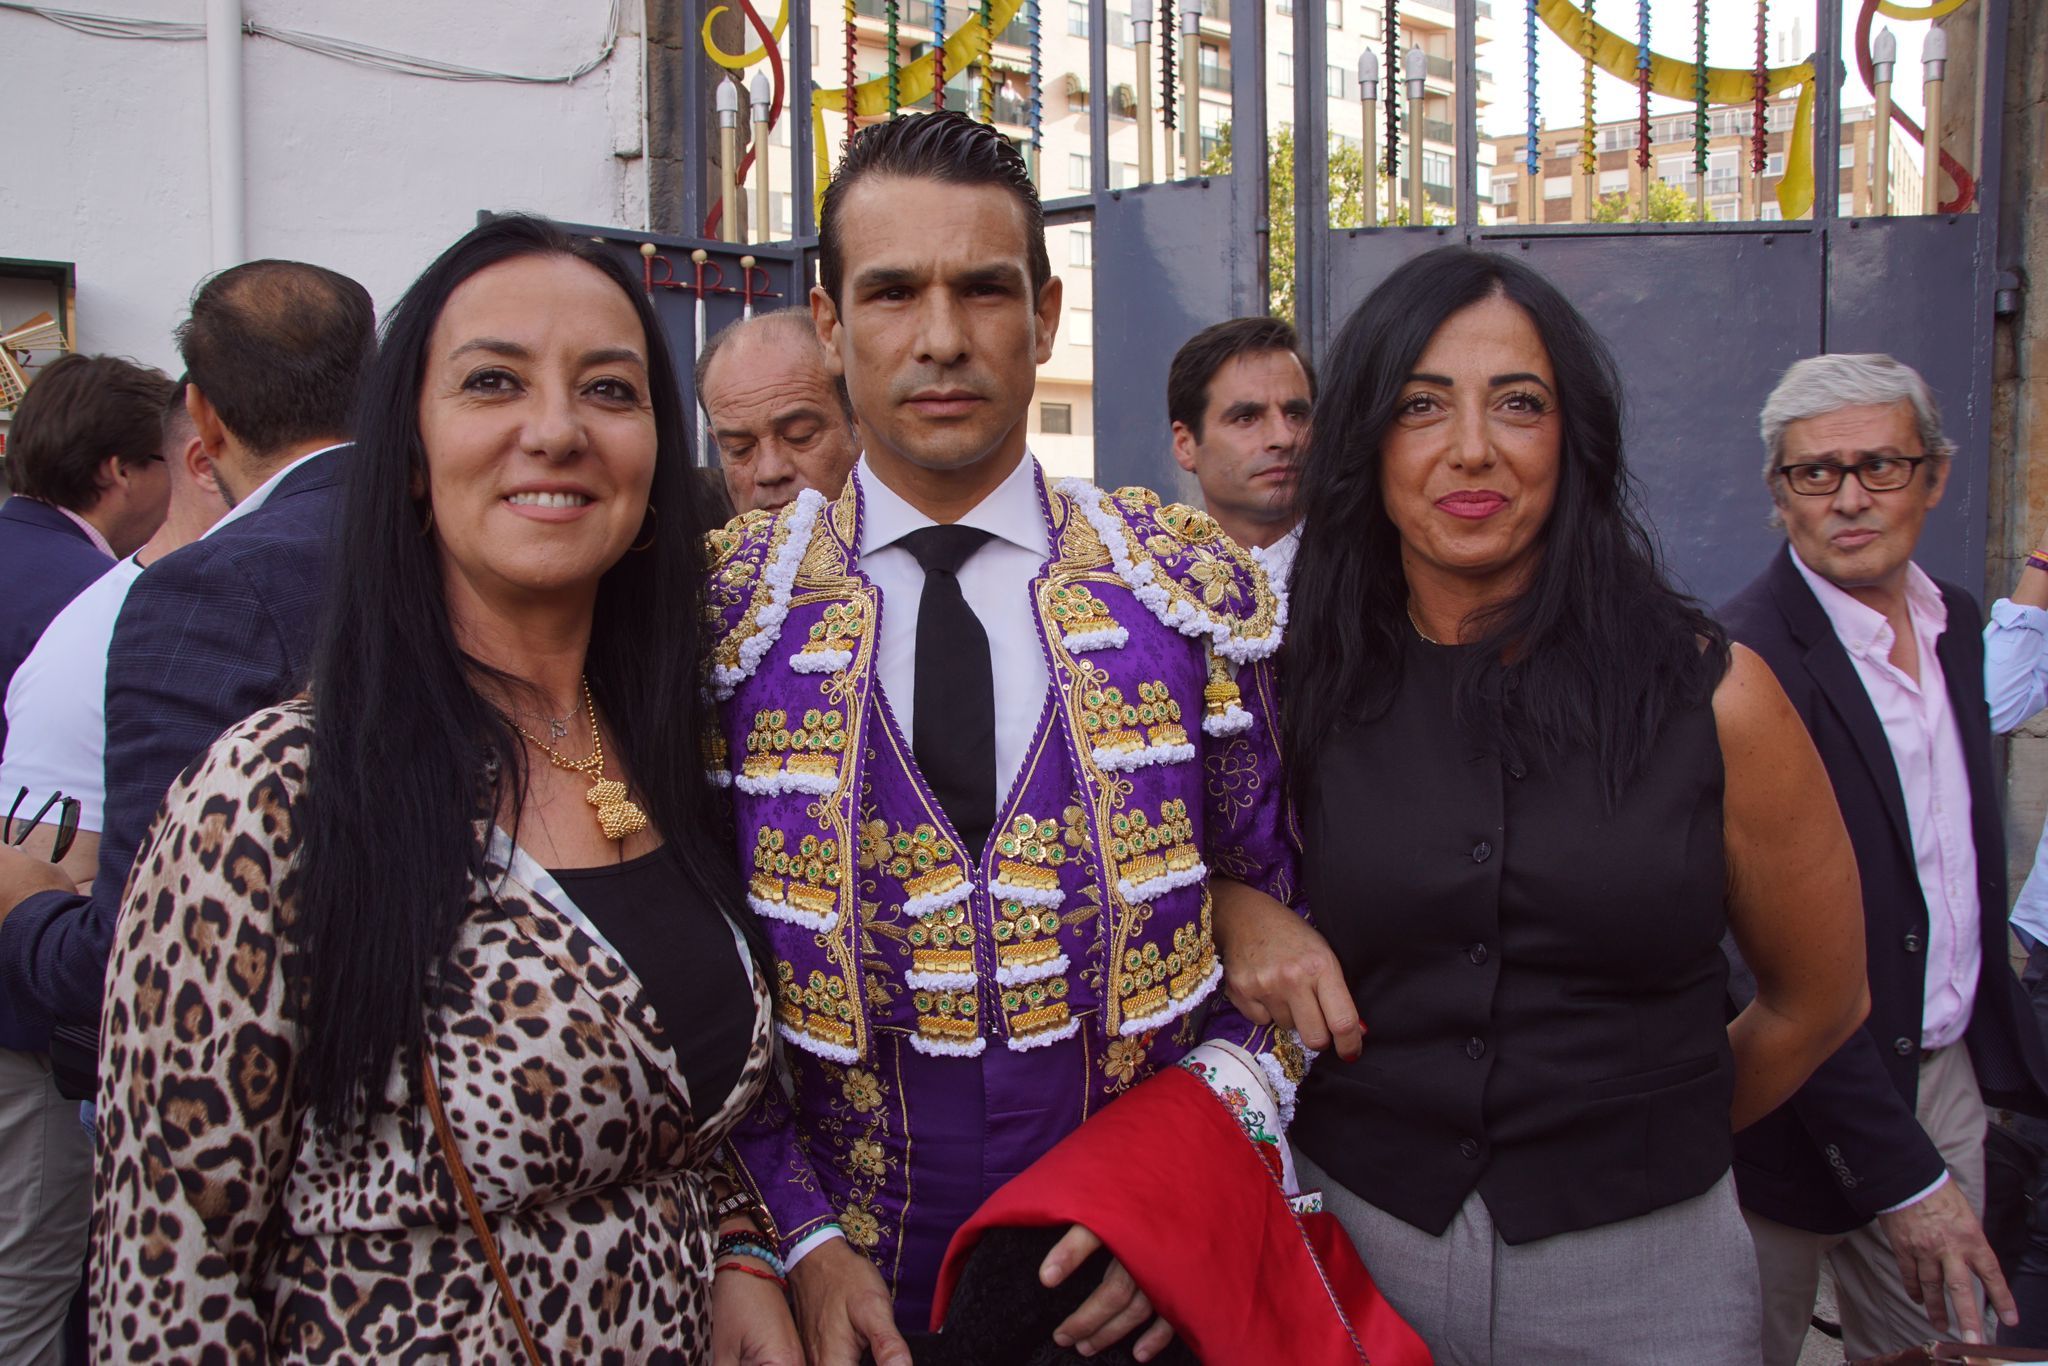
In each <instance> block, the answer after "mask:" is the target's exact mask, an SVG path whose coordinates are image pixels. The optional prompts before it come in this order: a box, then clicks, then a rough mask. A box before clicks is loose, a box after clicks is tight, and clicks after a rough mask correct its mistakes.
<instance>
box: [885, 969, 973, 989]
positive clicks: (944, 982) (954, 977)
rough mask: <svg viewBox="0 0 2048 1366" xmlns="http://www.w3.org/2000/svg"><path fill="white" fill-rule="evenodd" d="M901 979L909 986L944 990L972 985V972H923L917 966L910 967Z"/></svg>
mask: <svg viewBox="0 0 2048 1366" xmlns="http://www.w3.org/2000/svg"><path fill="white" fill-rule="evenodd" d="M903 980H904V982H906V983H907V984H909V985H910V986H912V987H918V988H922V989H923V990H925V991H946V990H948V989H953V988H959V987H971V986H973V985H974V974H973V973H971V972H924V971H922V970H920V969H918V968H912V969H911V970H910V971H909V972H906V973H904V974H903Z"/></svg>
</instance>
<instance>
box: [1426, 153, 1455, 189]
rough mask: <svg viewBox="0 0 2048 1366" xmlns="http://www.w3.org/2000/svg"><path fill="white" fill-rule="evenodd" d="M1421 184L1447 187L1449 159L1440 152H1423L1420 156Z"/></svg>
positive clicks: (1448, 181) (1449, 174) (1449, 181)
mask: <svg viewBox="0 0 2048 1366" xmlns="http://www.w3.org/2000/svg"><path fill="white" fill-rule="evenodd" d="M1422 183H1423V184H1425V185H1442V186H1445V187H1448V186H1449V185H1450V183H1451V159H1450V158H1449V157H1447V156H1445V155H1444V154H1443V153H1442V152H1427V151H1426V152H1424V153H1423V154H1422Z"/></svg>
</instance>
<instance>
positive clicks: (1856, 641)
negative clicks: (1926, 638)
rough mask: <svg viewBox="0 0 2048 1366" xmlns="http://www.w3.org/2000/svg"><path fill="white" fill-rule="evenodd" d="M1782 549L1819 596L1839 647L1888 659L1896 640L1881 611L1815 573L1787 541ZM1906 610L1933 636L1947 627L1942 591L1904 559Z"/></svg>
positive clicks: (1914, 565) (1945, 604) (1919, 568)
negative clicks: (1930, 629)
mask: <svg viewBox="0 0 2048 1366" xmlns="http://www.w3.org/2000/svg"><path fill="white" fill-rule="evenodd" d="M1785 550H1786V553H1787V554H1789V555H1791V557H1792V563H1793V565H1794V567H1796V568H1797V569H1798V570H1799V576H1800V577H1801V578H1803V579H1805V580H1806V586H1807V587H1808V588H1811V589H1812V590H1813V596H1814V597H1815V598H1817V599H1819V601H1820V609H1821V611H1823V612H1825V613H1827V615H1828V624H1829V625H1831V626H1833V627H1834V628H1835V636H1836V638H1837V639H1839V640H1840V641H1841V642H1842V648H1843V649H1845V650H1847V651H1848V652H1849V653H1850V654H1852V655H1860V656H1863V657H1865V658H1889V657H1890V655H1891V652H1892V646H1893V645H1895V644H1897V641H1896V640H1895V639H1894V638H1893V632H1892V624H1891V622H1890V621H1889V620H1887V619H1886V618H1885V615H1884V613H1882V612H1880V611H1878V610H1877V609H1876V608H1874V607H1871V606H1869V605H1867V604H1865V603H1862V602H1859V601H1857V600H1856V599H1855V598H1854V597H1852V596H1850V594H1849V592H1848V591H1847V590H1846V589H1844V588H1841V587H1840V586H1838V585H1837V584H1835V583H1834V582H1833V581H1832V580H1829V579H1827V578H1825V577H1823V576H1822V575H1820V574H1817V573H1815V572H1814V571H1813V569H1812V568H1811V567H1809V566H1808V565H1807V563H1806V561H1805V560H1802V559H1800V558H1799V552H1798V551H1797V550H1796V549H1794V548H1793V546H1792V544H1791V543H1790V542H1789V541H1788V542H1787V543H1786V545H1785ZM1906 612H1907V614H1908V615H1909V616H1910V617H1912V618H1913V620H1914V621H1915V622H1916V623H1917V624H1918V625H1920V626H1922V627H1931V628H1932V631H1931V634H1933V635H1937V636H1938V635H1940V634H1941V633H1942V632H1943V631H1945V630H1947V629H1948V604H1947V603H1945V602H1943V601H1942V600H1941V590H1940V589H1939V588H1937V587H1935V584H1934V580H1933V579H1931V578H1929V577H1927V571H1926V570H1924V569H1922V568H1921V567H1920V566H1919V565H1917V564H1914V563H1913V562H1912V561H1910V560H1909V561H1907V562H1906Z"/></svg>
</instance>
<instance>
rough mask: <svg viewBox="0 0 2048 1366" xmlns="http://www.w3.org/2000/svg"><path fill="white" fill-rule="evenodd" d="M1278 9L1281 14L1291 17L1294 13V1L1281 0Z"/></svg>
mask: <svg viewBox="0 0 2048 1366" xmlns="http://www.w3.org/2000/svg"><path fill="white" fill-rule="evenodd" d="M1277 8H1278V9H1279V11H1280V13H1282V14H1288V15H1291V14H1293V13H1294V0H1279V5H1278V6H1277Z"/></svg>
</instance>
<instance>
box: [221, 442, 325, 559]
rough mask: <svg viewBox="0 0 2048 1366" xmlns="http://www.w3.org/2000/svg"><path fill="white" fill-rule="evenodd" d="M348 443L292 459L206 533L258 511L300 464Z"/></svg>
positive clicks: (229, 510)
mask: <svg viewBox="0 0 2048 1366" xmlns="http://www.w3.org/2000/svg"><path fill="white" fill-rule="evenodd" d="M347 444H348V442H346V441H337V442H335V443H334V444H333V445H332V446H322V447H321V448H320V449H319V450H317V451H307V452H306V453H305V454H304V455H302V456H300V457H299V458H298V459H296V460H294V461H292V462H291V463H290V464H289V465H286V466H285V467H284V468H283V469H281V470H279V471H278V472H277V473H276V474H273V475H271V476H270V477H269V478H268V479H266V480H264V481H263V482H262V483H260V484H258V485H257V486H256V490H255V492H253V493H251V494H250V495H249V496H248V497H247V498H244V499H243V500H242V501H241V502H239V503H236V504H235V505H234V506H233V507H231V508H229V509H228V512H227V516H225V517H223V518H221V519H220V520H219V521H218V522H215V523H214V524H213V525H212V526H211V527H209V528H207V531H206V534H207V535H208V536H211V535H213V533H214V532H216V531H219V530H220V529H221V528H222V527H224V526H226V525H228V524H229V523H230V522H238V521H240V520H241V519H242V518H244V517H247V516H248V515H249V514H250V513H252V512H254V511H256V509H258V508H260V507H262V506H263V505H264V504H265V503H267V502H269V501H270V495H271V494H273V493H275V492H277V486H278V485H279V484H282V483H283V482H284V480H285V476H286V475H288V474H290V473H291V472H292V471H293V470H295V469H297V468H298V467H299V466H301V465H303V464H305V463H306V462H307V461H308V460H313V459H317V458H318V457H320V456H323V455H325V454H327V452H329V451H338V450H340V449H341V448H342V447H343V446H346V445H347Z"/></svg>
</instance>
